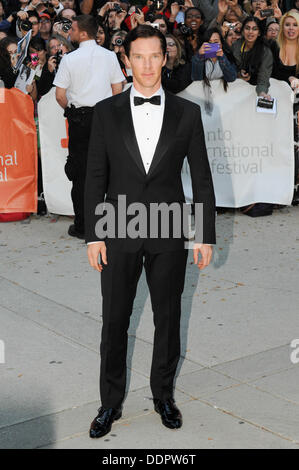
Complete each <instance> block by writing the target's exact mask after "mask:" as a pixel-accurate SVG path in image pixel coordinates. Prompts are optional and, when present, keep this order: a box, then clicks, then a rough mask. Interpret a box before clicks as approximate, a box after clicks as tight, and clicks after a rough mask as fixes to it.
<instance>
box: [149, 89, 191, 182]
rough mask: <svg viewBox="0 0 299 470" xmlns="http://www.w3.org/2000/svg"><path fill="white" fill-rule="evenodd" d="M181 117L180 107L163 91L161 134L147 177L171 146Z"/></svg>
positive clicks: (171, 96) (172, 97)
mask: <svg viewBox="0 0 299 470" xmlns="http://www.w3.org/2000/svg"><path fill="white" fill-rule="evenodd" d="M181 116H182V110H181V106H180V105H179V104H178V103H177V102H176V100H175V99H174V96H173V95H171V94H170V93H168V92H167V91H165V109H164V116H163V122H162V128H161V133H160V137H159V140H158V143H157V147H156V150H155V153H154V156H153V160H152V163H151V166H150V169H149V171H148V174H147V176H150V175H151V174H152V173H153V171H154V170H155V168H156V167H157V165H158V164H159V163H160V161H161V160H162V158H163V157H164V155H165V153H166V151H167V149H168V147H169V146H170V145H171V143H172V139H173V138H175V135H176V130H177V128H178V126H179V123H180V118H181Z"/></svg>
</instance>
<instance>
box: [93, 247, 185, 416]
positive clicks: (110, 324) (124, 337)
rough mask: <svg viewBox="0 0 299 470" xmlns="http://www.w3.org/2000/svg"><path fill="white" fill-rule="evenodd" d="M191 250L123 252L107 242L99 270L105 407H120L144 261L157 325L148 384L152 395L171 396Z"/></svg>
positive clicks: (155, 324)
mask: <svg viewBox="0 0 299 470" xmlns="http://www.w3.org/2000/svg"><path fill="white" fill-rule="evenodd" d="M187 257H188V251H187V250H185V249H182V250H180V251H168V252H163V253H149V252H147V251H145V250H144V248H141V249H140V250H139V251H137V252H133V253H132V252H131V253H125V252H120V251H114V250H113V249H109V246H108V247H107V262H108V264H107V265H103V266H104V268H103V271H102V274H101V284H102V296H103V312H102V313H103V326H102V338H101V347H100V352H101V372H100V394H101V401H102V406H104V407H105V408H119V407H120V406H121V404H122V402H123V399H124V396H125V389H126V358H127V342H128V334H127V331H128V328H129V323H130V315H131V313H132V308H133V302H134V298H135V295H136V289H137V284H138V280H139V278H140V275H141V272H142V268H143V265H144V268H145V273H146V280H147V284H148V287H149V292H150V298H151V304H152V310H153V315H154V316H153V319H154V326H155V334H154V348H153V357H152V367H151V372H150V386H151V390H152V394H153V397H154V398H158V399H160V400H163V401H164V400H167V399H168V398H172V397H173V382H174V377H175V372H176V367H177V364H178V361H179V358H180V317H181V295H182V292H183V289H184V281H185V272H186V264H187Z"/></svg>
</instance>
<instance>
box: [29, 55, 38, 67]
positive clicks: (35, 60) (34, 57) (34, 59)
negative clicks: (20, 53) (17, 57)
mask: <svg viewBox="0 0 299 470" xmlns="http://www.w3.org/2000/svg"><path fill="white" fill-rule="evenodd" d="M30 58H31V64H32V65H34V66H35V65H37V64H38V54H37V53H36V52H34V53H32V54H30Z"/></svg>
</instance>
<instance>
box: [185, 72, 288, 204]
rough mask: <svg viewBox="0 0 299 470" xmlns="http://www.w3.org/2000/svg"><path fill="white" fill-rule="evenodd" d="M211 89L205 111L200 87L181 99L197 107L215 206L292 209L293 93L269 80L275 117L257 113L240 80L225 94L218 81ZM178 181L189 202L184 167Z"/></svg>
mask: <svg viewBox="0 0 299 470" xmlns="http://www.w3.org/2000/svg"><path fill="white" fill-rule="evenodd" d="M210 83H211V92H212V93H211V96H212V100H211V102H210V103H209V107H207V102H206V97H207V93H205V89H204V85H203V82H201V81H196V82H193V83H192V84H191V85H190V86H189V87H188V88H186V89H185V90H183V91H182V92H181V93H179V95H180V96H182V97H183V98H186V99H188V100H190V101H193V102H195V103H197V104H199V105H200V106H201V111H202V120H203V126H204V131H205V139H206V146H207V152H208V157H209V162H210V167H211V172H212V177H213V182H214V189H215V195H216V205H217V206H223V207H242V206H246V205H248V204H252V203H256V202H266V203H275V204H282V205H288V204H290V203H291V201H292V197H293V191H294V135H293V99H294V94H293V91H292V89H291V87H290V86H289V85H288V84H287V83H285V82H282V81H278V80H274V79H271V80H270V83H271V86H270V89H269V94H270V95H271V96H272V97H274V98H276V108H277V109H276V113H273V114H270V113H267V112H266V113H265V112H264V113H263V112H257V108H256V101H257V100H256V92H255V87H254V86H252V85H249V84H248V83H246V82H244V81H243V80H236V81H235V82H233V83H229V84H228V90H227V92H225V91H224V89H223V84H222V81H221V80H214V81H211V82H210ZM211 108H212V110H211ZM206 109H208V111H209V113H208V112H206ZM259 111H260V110H259ZM199 151H200V149H199ZM182 181H183V186H184V191H185V194H186V198H187V200H188V201H190V200H192V187H191V180H190V170H189V165H188V163H187V162H186V161H185V163H184V166H183V172H182Z"/></svg>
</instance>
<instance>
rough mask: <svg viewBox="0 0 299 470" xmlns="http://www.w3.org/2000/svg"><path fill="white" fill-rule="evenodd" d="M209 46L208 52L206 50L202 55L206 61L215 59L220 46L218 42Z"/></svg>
mask: <svg viewBox="0 0 299 470" xmlns="http://www.w3.org/2000/svg"><path fill="white" fill-rule="evenodd" d="M208 44H209V46H210V47H209V50H206V51H205V53H204V57H205V58H206V59H212V58H213V57H216V54H217V52H218V51H219V49H220V44H218V42H211V43H208Z"/></svg>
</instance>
